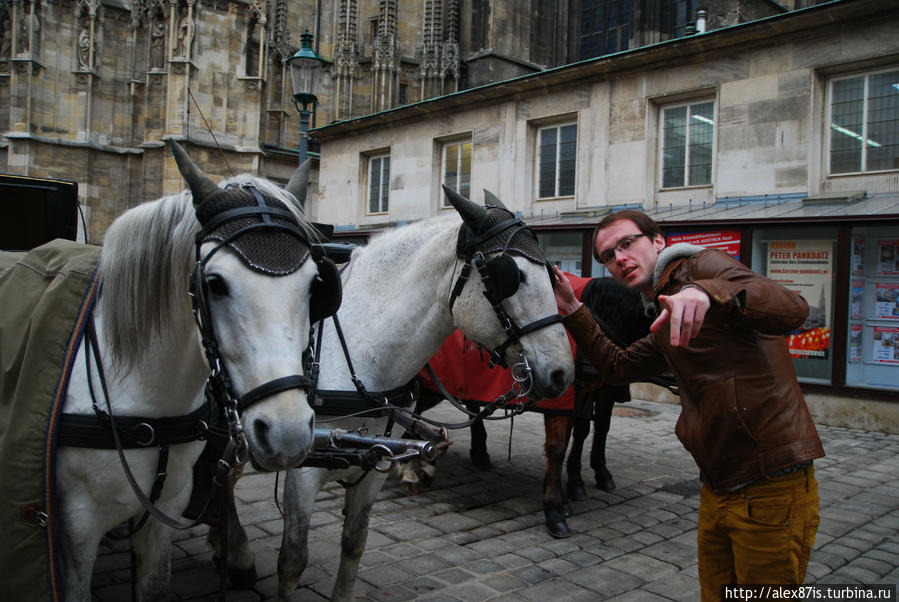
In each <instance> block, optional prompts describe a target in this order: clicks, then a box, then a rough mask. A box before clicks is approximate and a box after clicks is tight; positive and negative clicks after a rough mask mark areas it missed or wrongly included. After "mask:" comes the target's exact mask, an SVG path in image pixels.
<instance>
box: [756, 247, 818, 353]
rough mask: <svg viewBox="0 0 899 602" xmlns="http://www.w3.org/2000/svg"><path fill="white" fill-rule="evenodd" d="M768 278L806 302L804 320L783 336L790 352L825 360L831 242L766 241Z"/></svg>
mask: <svg viewBox="0 0 899 602" xmlns="http://www.w3.org/2000/svg"><path fill="white" fill-rule="evenodd" d="M766 276H768V278H770V279H771V280H774V281H775V282H777V283H779V284H781V285H783V286H785V287H786V288H788V289H790V290H791V291H794V292H796V293H799V294H800V295H802V296H803V297H804V298H805V300H806V301H807V302H808V309H809V312H808V319H806V321H805V324H803V325H802V328H800V329H799V330H797V331H796V332H794V333H793V334H791V335H790V336H789V337H787V345H788V346H789V348H790V355H791V356H793V357H796V358H808V359H827V357H828V354H829V351H830V314H831V292H832V282H833V241H831V240H778V241H772V242H770V243H768V273H767V274H766Z"/></svg>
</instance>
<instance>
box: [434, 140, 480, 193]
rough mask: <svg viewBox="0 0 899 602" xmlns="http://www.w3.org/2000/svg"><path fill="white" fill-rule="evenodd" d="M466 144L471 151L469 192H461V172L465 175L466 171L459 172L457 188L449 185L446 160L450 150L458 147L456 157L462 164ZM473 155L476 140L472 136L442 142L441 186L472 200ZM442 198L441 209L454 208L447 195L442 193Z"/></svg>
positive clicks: (469, 157) (469, 159)
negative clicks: (459, 184) (445, 186)
mask: <svg viewBox="0 0 899 602" xmlns="http://www.w3.org/2000/svg"><path fill="white" fill-rule="evenodd" d="M466 144H467V145H468V146H469V151H468V190H467V191H465V190H460V187H459V186H458V182H459V177H460V172H461V173H464V170H457V172H456V185H455V186H450V185H449V184H447V178H446V175H447V171H446V170H447V160H446V159H447V152H448V150H449V149H450V148H451V147H456V148H457V149H458V150H457V154H456V157H457V160H458V161H459V162H460V163H461V162H462V158H463V157H464V152H463V151H464V148H463V147H464V146H465V145H466ZM473 154H474V138H473V136H471V135H468V136H464V137H458V138H451V139H448V140H441V141H440V184H442V185H447V186H448V187H449V188H452V189H453V190H455V191H456V192H458V193H459V194H461V195H462V196H464V197H465V198H471V175H472V172H471V166H472V157H473ZM438 189H440V190H442V186H439V187H438ZM440 198H441V201H440V207H441V208H442V209H448V208H451V207H452V205H451V204H450V202H449V199H447V197H446V195H445V194H442V193H441V194H440Z"/></svg>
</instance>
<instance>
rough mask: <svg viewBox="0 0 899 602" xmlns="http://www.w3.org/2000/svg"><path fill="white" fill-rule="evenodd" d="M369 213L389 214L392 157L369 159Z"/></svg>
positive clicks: (372, 157)
mask: <svg viewBox="0 0 899 602" xmlns="http://www.w3.org/2000/svg"><path fill="white" fill-rule="evenodd" d="M367 190H368V195H367V199H368V203H367V206H368V212H369V213H387V210H388V203H387V201H388V196H389V194H388V193H389V192H390V155H375V156H371V157H369V158H368V186H367Z"/></svg>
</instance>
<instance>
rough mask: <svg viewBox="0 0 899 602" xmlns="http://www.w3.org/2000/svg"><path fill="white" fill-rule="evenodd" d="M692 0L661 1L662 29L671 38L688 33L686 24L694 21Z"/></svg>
mask: <svg viewBox="0 0 899 602" xmlns="http://www.w3.org/2000/svg"><path fill="white" fill-rule="evenodd" d="M695 4H696V2H694V1H693V0H669V1H668V2H663V3H662V31H663V32H664V33H667V34H668V35H669V36H671V37H672V38H680V37H683V36H685V35H687V34H688V33H690V31H689V29H688V28H687V26H688V25H693V24H694V23H695V13H696V10H695V6H694V5H695Z"/></svg>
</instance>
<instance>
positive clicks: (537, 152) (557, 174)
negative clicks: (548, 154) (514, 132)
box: [534, 119, 580, 201]
mask: <svg viewBox="0 0 899 602" xmlns="http://www.w3.org/2000/svg"><path fill="white" fill-rule="evenodd" d="M566 127H573V128H574V154H573V161H574V168H573V172H572V178H571V179H572V182H571V191H570V192H568V191H565V192H564V193H563V192H562V190H561V185H560V182H561V179H562V175H561V169H560V164H561V162H562V160H563V159H562V158H561V153H560V152H559V146H560V144H561V142H560V135H559V134H560V133H561V130H562V128H566ZM553 129H554V130H556V142H555V144H554V147H555V160H554V166H553V180H554V181H553V194H551V195H548V196H541V191H540V189H541V186H540V184H541V182H542V170H541V166H542V161H543V144H542V143H541V140H542V137H543V132H545V131H547V130H553ZM535 130H536V131H535V138H534V167H535V169H534V180H535V182H534V185H535V195H534V197H535V198H536V200H537V201H549V200H556V199H562V198H571V197H574V196H575V195H576V194H577V173H578V169H577V167H578V165H577V159H578V139H579V138H580V136H579V132H578V122H577V120H576V119H575V120H565V121H558V122H554V123H546V124H540V125H537V126H536V128H535Z"/></svg>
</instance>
